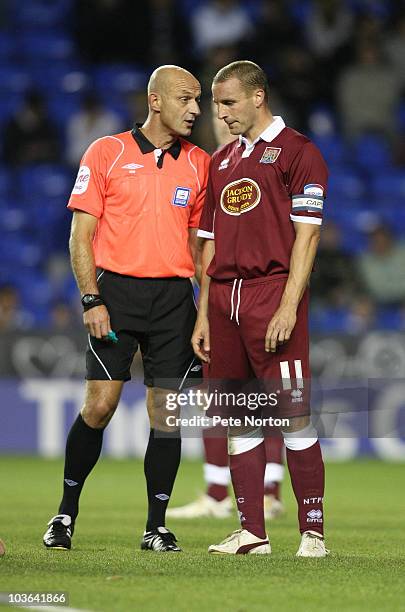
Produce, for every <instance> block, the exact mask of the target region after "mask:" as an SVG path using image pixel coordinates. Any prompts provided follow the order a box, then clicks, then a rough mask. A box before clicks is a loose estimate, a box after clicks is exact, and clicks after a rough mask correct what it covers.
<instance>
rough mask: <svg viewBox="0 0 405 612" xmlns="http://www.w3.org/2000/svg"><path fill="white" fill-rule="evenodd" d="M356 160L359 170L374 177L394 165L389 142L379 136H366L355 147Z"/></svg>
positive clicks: (358, 140) (360, 138)
mask: <svg viewBox="0 0 405 612" xmlns="http://www.w3.org/2000/svg"><path fill="white" fill-rule="evenodd" d="M353 154H354V159H355V161H356V162H357V164H358V166H359V168H361V169H362V170H364V171H365V172H367V173H369V174H370V175H373V174H374V173H375V172H376V171H379V170H381V169H385V168H387V167H390V166H391V165H392V156H391V151H390V148H389V145H388V142H387V141H386V139H385V138H383V137H382V136H379V135H377V134H364V135H363V136H360V137H359V138H358V139H357V140H356V142H355V143H354V145H353Z"/></svg>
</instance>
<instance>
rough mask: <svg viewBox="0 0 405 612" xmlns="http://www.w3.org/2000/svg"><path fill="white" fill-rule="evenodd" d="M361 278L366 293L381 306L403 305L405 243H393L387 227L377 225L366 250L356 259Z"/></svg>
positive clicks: (404, 295)
mask: <svg viewBox="0 0 405 612" xmlns="http://www.w3.org/2000/svg"><path fill="white" fill-rule="evenodd" d="M358 270H359V274H360V280H361V282H362V284H363V286H364V289H365V290H366V292H367V295H368V296H369V297H370V298H371V299H373V300H374V301H375V302H376V303H377V304H379V305H383V306H400V305H404V304H405V243H403V242H396V241H395V239H394V236H393V235H392V232H391V231H390V229H389V228H388V227H387V226H384V225H380V226H378V227H376V228H375V229H374V230H373V231H372V232H371V233H370V238H369V246H368V250H367V251H365V252H364V253H361V255H360V256H359V258H358Z"/></svg>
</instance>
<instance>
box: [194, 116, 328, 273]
mask: <svg viewBox="0 0 405 612" xmlns="http://www.w3.org/2000/svg"><path fill="white" fill-rule="evenodd" d="M327 178H328V171H327V167H326V164H325V161H324V160H323V158H322V155H321V153H320V151H319V150H318V149H317V147H316V146H315V145H314V144H313V143H312V142H311V141H310V140H309V139H308V138H307V137H306V136H304V135H303V134H300V133H299V132H296V131H295V130H293V129H291V128H288V127H286V126H285V123H284V121H283V120H282V119H281V117H275V118H274V121H273V122H272V123H271V124H270V125H269V127H268V128H267V129H266V130H265V131H264V132H263V133H262V134H261V135H260V136H259V137H258V138H257V140H256V141H255V142H254V143H249V142H248V141H247V140H246V139H244V138H242V137H240V138H239V140H236V141H234V142H232V143H230V144H227V145H225V146H224V147H222V148H221V149H219V150H218V151H216V152H215V153H214V155H213V156H212V159H211V165H210V172H209V180H208V187H207V194H206V198H205V204H204V209H203V213H202V215H201V221H200V225H199V231H198V235H199V236H200V237H203V238H210V239H214V238H215V256H214V259H213V261H212V262H211V265H210V266H209V268H208V271H207V273H208V275H209V276H211V277H212V278H215V279H217V280H232V279H235V278H242V279H248V278H256V277H261V276H271V275H277V274H288V272H289V264H290V256H291V250H292V247H293V244H294V240H295V229H294V222H298V223H313V224H319V225H320V224H321V223H322V211H323V202H324V198H325V196H326V187H327Z"/></svg>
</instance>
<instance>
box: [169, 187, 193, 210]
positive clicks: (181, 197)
mask: <svg viewBox="0 0 405 612" xmlns="http://www.w3.org/2000/svg"><path fill="white" fill-rule="evenodd" d="M190 193H191V189H188V187H176V191H175V192H174V196H173V200H172V204H173V206H181V207H182V208H185V207H186V206H187V204H188V201H189V199H190Z"/></svg>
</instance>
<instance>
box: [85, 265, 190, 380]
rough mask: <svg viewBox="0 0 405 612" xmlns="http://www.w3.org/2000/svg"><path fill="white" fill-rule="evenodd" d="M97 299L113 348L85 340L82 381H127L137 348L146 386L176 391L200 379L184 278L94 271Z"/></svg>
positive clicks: (94, 340)
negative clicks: (106, 314) (104, 308)
mask: <svg viewBox="0 0 405 612" xmlns="http://www.w3.org/2000/svg"><path fill="white" fill-rule="evenodd" d="M97 279H98V287H99V292H100V295H101V296H102V298H103V301H104V303H105V304H106V306H107V308H108V312H109V314H110V320H111V328H112V329H113V331H114V332H115V333H116V335H117V337H118V342H117V343H116V344H114V343H112V342H108V341H105V340H98V339H97V338H95V337H93V336H90V335H89V337H88V346H87V351H86V369H87V375H86V378H87V380H123V381H126V380H130V378H131V373H130V368H131V364H132V361H133V358H134V355H135V353H136V351H137V350H138V347H140V349H141V353H142V360H143V367H144V382H145V385H147V386H149V387H162V388H169V389H181V388H182V387H183V386H186V385H190V384H193V383H194V382H195V384H197V383H198V382H199V380H200V379H201V377H202V368H201V364H200V362H199V360H198V359H197V358H196V357H195V356H194V353H193V350H192V348H191V344H190V340H191V335H192V332H193V329H194V324H195V320H196V306H195V301H194V294H193V287H192V284H191V282H190V279H188V278H178V277H175V278H134V277H132V276H123V275H121V274H117V273H115V272H110V271H108V270H98V274H97Z"/></svg>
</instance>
